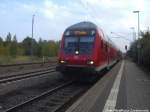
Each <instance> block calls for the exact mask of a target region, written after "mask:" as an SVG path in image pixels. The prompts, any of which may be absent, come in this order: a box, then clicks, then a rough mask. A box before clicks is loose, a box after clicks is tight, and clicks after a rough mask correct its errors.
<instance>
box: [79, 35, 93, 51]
mask: <svg viewBox="0 0 150 112" xmlns="http://www.w3.org/2000/svg"><path fill="white" fill-rule="evenodd" d="M93 44H94V37H93V36H89V37H80V42H79V51H80V53H91V52H92V49H93Z"/></svg>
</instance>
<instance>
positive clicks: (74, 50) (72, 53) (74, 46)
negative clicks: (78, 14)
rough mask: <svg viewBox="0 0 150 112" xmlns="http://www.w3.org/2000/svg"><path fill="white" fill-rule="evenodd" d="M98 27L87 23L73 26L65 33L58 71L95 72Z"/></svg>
mask: <svg viewBox="0 0 150 112" xmlns="http://www.w3.org/2000/svg"><path fill="white" fill-rule="evenodd" d="M95 40H96V29H95V26H94V27H93V26H92V25H91V24H90V25H87V24H86V23H82V24H78V25H74V26H71V27H70V28H68V29H66V31H65V32H64V34H63V37H62V41H61V47H60V52H59V60H58V61H59V64H58V66H57V71H60V72H62V73H66V72H69V71H78V72H79V71H84V72H94V69H95V65H96V57H95V55H96V54H95V53H96V51H95Z"/></svg>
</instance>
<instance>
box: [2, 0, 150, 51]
mask: <svg viewBox="0 0 150 112" xmlns="http://www.w3.org/2000/svg"><path fill="white" fill-rule="evenodd" d="M149 6H150V0H0V36H1V37H3V39H4V38H5V37H6V35H7V34H8V32H10V33H11V34H13V35H15V34H16V35H17V39H18V40H19V41H22V40H23V39H24V38H25V37H26V36H31V34H32V30H31V29H32V27H31V26H32V24H31V23H32V16H33V15H35V17H34V38H35V39H36V40H38V39H39V37H41V38H42V39H43V40H60V39H61V37H62V34H63V31H64V30H65V29H66V28H67V27H69V26H70V25H72V24H75V23H78V22H81V21H91V22H93V23H95V24H97V25H98V26H99V27H100V28H101V29H103V31H104V32H105V33H106V34H107V35H108V36H109V38H110V39H111V40H112V41H113V42H114V44H116V46H117V47H118V48H119V49H120V50H122V51H125V49H124V46H125V45H128V46H129V45H130V43H131V42H133V40H134V39H133V29H131V27H134V28H135V31H136V33H137V23H138V21H137V17H138V16H137V13H133V11H135V10H139V11H140V30H142V31H143V30H146V29H147V28H148V27H149V26H150V22H149V18H150V14H149V12H150V7H149ZM112 32H113V33H112ZM118 36H119V38H118Z"/></svg>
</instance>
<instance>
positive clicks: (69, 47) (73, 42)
mask: <svg viewBox="0 0 150 112" xmlns="http://www.w3.org/2000/svg"><path fill="white" fill-rule="evenodd" d="M77 46H78V38H74V37H65V46H64V49H65V53H74V51H75V50H76V49H77Z"/></svg>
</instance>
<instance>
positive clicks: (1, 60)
mask: <svg viewBox="0 0 150 112" xmlns="http://www.w3.org/2000/svg"><path fill="white" fill-rule="evenodd" d="M39 61H42V58H38V57H31V56H16V57H11V56H0V64H15V63H28V62H39Z"/></svg>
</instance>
